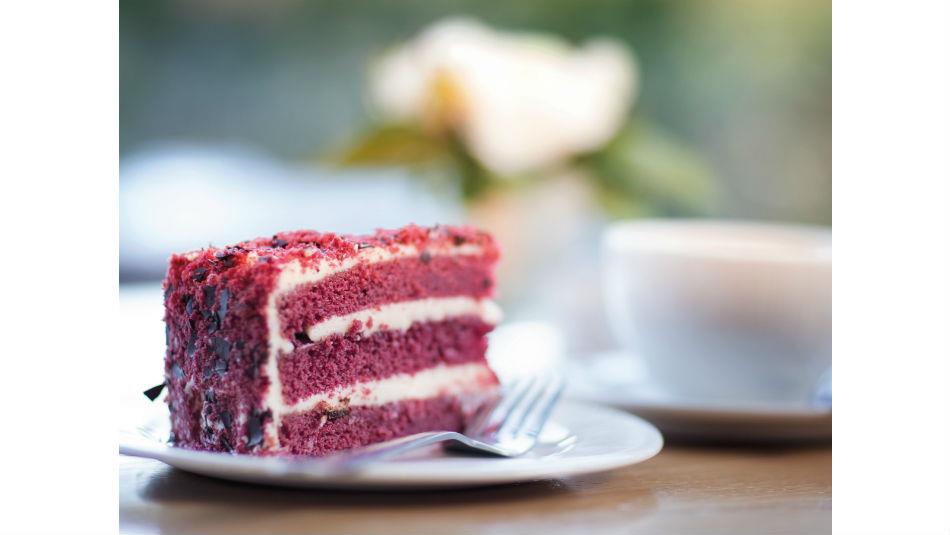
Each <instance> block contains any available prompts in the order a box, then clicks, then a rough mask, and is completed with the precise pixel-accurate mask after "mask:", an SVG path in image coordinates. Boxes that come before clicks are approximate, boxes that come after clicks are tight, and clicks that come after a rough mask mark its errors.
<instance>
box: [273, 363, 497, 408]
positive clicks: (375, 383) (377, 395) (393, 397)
mask: <svg viewBox="0 0 950 535" xmlns="http://www.w3.org/2000/svg"><path fill="white" fill-rule="evenodd" d="M497 385H498V378H497V377H496V376H495V374H494V373H493V372H492V371H491V368H489V367H488V363H487V362H485V361H484V359H482V360H479V361H476V362H469V363H464V364H454V365H445V364H439V365H436V366H432V367H430V368H426V369H424V370H420V371H417V372H414V373H398V374H394V375H390V376H389V377H386V378H385V379H376V380H371V381H360V382H356V383H350V384H347V385H343V386H339V387H336V388H334V389H332V390H329V391H326V392H321V393H318V394H313V395H310V396H307V397H306V398H304V399H301V400H300V401H297V402H296V403H294V404H293V405H284V406H282V407H279V408H277V412H278V413H279V414H280V415H286V414H288V413H295V412H305V411H309V410H312V409H314V408H316V407H319V406H323V407H329V408H337V407H344V406H350V407H354V406H363V405H383V404H386V403H391V402H394V401H401V400H405V399H426V398H431V397H436V396H439V395H442V394H444V393H446V392H455V393H475V392H480V391H483V390H491V389H493V388H495V387H496V386H497Z"/></svg>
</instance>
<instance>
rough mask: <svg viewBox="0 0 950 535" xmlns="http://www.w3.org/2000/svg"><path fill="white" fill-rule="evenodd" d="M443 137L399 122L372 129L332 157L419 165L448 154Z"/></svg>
mask: <svg viewBox="0 0 950 535" xmlns="http://www.w3.org/2000/svg"><path fill="white" fill-rule="evenodd" d="M448 152H449V151H448V148H447V147H446V144H445V142H444V141H443V140H440V139H438V138H437V137H435V136H430V135H427V134H425V133H423V132H422V131H420V130H418V129H415V128H411V127H408V126H402V125H385V126H382V127H378V128H375V129H373V130H371V131H369V132H367V133H366V134H364V135H363V136H362V137H361V138H360V139H358V140H356V142H354V143H353V144H352V145H351V146H350V147H348V148H347V149H345V150H343V151H341V153H340V154H339V155H337V156H336V157H334V158H332V160H333V161H335V162H336V163H338V164H340V165H351V166H363V165H369V166H385V165H420V164H426V163H431V162H434V161H437V160H440V159H443V158H445V157H447V156H448Z"/></svg>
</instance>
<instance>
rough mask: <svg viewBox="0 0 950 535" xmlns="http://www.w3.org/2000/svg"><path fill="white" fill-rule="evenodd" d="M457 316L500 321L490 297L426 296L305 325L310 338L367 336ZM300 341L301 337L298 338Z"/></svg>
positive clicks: (491, 321) (499, 314)
mask: <svg viewBox="0 0 950 535" xmlns="http://www.w3.org/2000/svg"><path fill="white" fill-rule="evenodd" d="M461 316H474V317H477V318H480V319H481V320H482V321H483V322H485V323H487V324H489V325H495V324H497V323H498V322H499V321H501V309H500V308H498V305H497V304H496V303H495V302H494V301H492V300H490V299H474V298H471V297H430V298H426V299H416V300H413V301H402V302H399V303H389V304H386V305H378V306H375V307H372V308H368V309H364V310H360V311H357V312H353V313H351V314H346V315H343V316H334V317H332V318H327V319H325V320H323V321H321V322H320V323H317V324H316V325H312V326H310V327H309V328H307V329H306V331H305V332H306V334H307V338H308V339H309V340H310V341H311V342H317V341H320V340H322V339H324V338H326V337H328V336H332V335H334V334H339V335H344V334H347V333H354V332H355V333H358V334H359V335H361V336H369V335H371V334H373V333H375V332H377V331H379V330H384V329H390V330H402V331H405V330H407V329H409V327H411V326H412V324H413V323H421V322H426V321H443V320H446V319H449V318H457V317H461ZM298 342H301V343H302V341H301V340H298Z"/></svg>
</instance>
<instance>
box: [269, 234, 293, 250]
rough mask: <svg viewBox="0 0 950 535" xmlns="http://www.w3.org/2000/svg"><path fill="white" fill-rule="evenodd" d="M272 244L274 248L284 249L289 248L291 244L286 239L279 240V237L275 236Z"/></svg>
mask: <svg viewBox="0 0 950 535" xmlns="http://www.w3.org/2000/svg"><path fill="white" fill-rule="evenodd" d="M271 244H272V245H273V246H274V247H277V248H283V247H287V246H288V245H289V244H290V242H288V241H287V240H285V239H282V238H278V237H277V235H276V234H274V237H273V238H272V239H271Z"/></svg>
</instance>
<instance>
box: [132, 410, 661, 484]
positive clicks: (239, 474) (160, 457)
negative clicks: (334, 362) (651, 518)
mask: <svg viewBox="0 0 950 535" xmlns="http://www.w3.org/2000/svg"><path fill="white" fill-rule="evenodd" d="M558 408H559V409H561V410H567V411H584V412H585V413H588V414H589V413H599V414H601V415H605V416H607V417H610V418H613V419H618V418H619V419H621V420H625V421H626V424H628V425H631V426H633V427H632V428H631V432H634V433H636V434H637V435H638V436H639V437H640V438H641V441H640V443H639V444H637V445H635V446H630V447H627V448H626V449H624V448H622V447H621V448H620V449H619V450H618V451H614V452H604V453H598V454H591V455H585V456H580V457H574V458H570V459H569V462H565V463H557V464H553V463H551V462H549V461H551V460H553V459H546V458H540V459H534V458H520V459H518V458H516V459H502V460H500V461H503V462H504V463H505V464H504V465H503V466H502V467H494V468H493V469H491V470H470V471H467V472H465V473H464V474H462V473H459V472H458V471H457V470H433V469H432V466H431V464H432V461H431V460H427V461H421V460H420V461H415V460H404V461H399V462H381V463H378V464H375V465H372V466H370V467H367V468H366V469H364V470H363V471H360V472H354V473H350V474H334V473H332V472H330V471H327V470H321V469H319V465H318V463H319V459H314V460H307V459H298V460H296V461H292V462H289V463H288V460H287V459H286V458H281V457H260V456H252V455H233V454H227V453H217V452H205V451H196V450H188V449H185V448H177V447H175V446H170V445H165V444H162V443H159V442H157V441H152V440H150V439H148V438H147V437H144V436H141V435H134V434H131V432H128V431H127V432H126V434H125V435H124V436H125V437H126V438H127V439H128V438H131V439H133V440H131V441H129V440H120V443H119V453H120V454H122V455H127V456H133V457H142V458H148V459H154V460H157V461H160V462H163V463H165V464H167V465H169V466H172V467H174V468H177V469H180V470H184V471H187V472H192V473H198V474H202V475H206V476H211V477H215V478H219V479H227V480H234V481H244V482H251V483H258V484H260V483H264V484H269V485H279V486H293V487H313V488H380V489H398V488H406V489H413V488H449V487H455V488H463V487H473V486H486V485H495V484H510V483H516V482H525V481H538V480H550V479H562V478H567V477H574V476H578V475H582V474H592V473H600V472H606V471H610V470H615V469H617V468H621V467H624V466H629V465H633V464H637V463H640V462H643V461H646V460H648V459H650V458H652V457H654V456H656V455H657V454H658V453H659V452H660V451H661V450H662V449H663V446H664V439H663V435H662V434H661V433H660V431H659V430H658V429H657V428H656V426H654V425H653V424H651V423H650V422H648V421H647V420H645V419H644V418H642V417H640V416H637V415H634V414H630V413H628V412H625V411H623V410H619V409H616V408H613V407H609V406H604V405H602V404H597V403H590V402H586V401H579V400H574V399H565V400H562V401H561V402H560V403H559V407H558ZM561 425H565V424H564V423H561ZM565 427H567V428H568V429H569V430H570V427H571V426H568V425H565ZM310 462H313V463H314V464H313V465H310V464H309V463H310ZM422 464H427V465H430V466H426V467H424V468H423V467H421V466H419V465H422ZM262 465H263V466H262ZM513 465H514V466H513ZM293 467H296V469H294V468H293Z"/></svg>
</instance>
